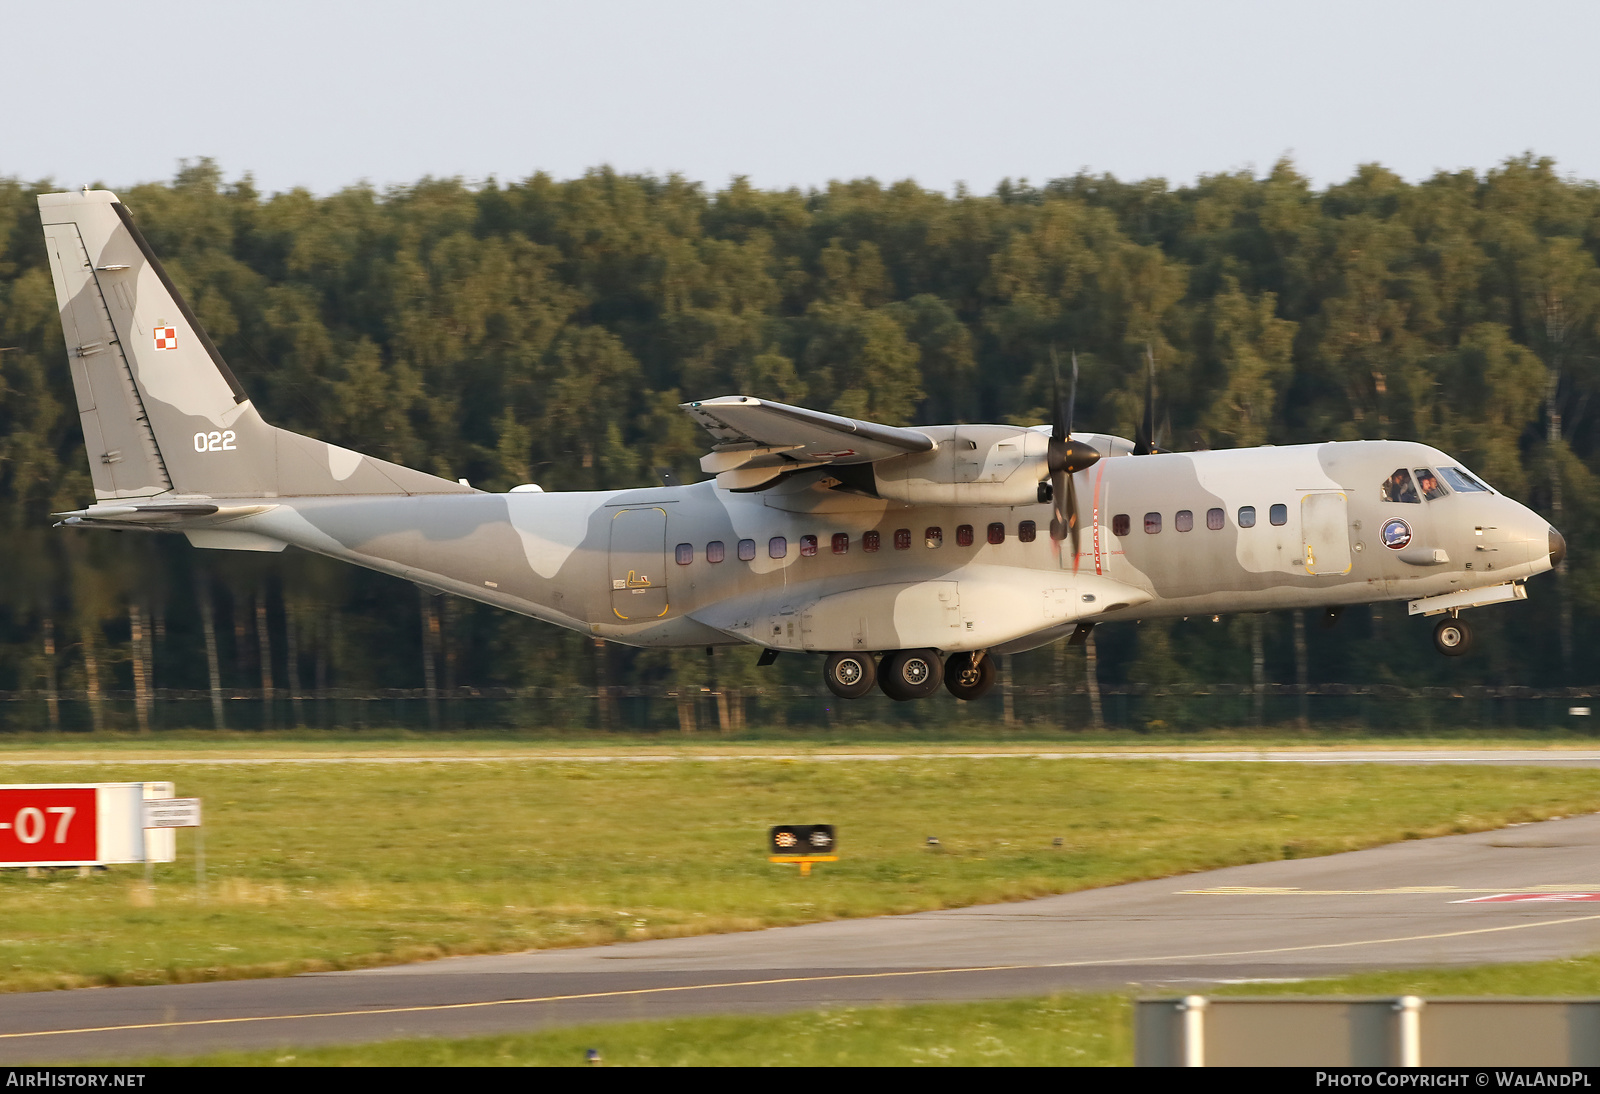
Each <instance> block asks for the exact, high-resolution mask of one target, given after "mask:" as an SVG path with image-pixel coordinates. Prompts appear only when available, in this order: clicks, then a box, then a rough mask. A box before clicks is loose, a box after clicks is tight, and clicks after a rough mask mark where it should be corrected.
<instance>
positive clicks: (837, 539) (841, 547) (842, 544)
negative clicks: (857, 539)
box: [833, 532, 850, 555]
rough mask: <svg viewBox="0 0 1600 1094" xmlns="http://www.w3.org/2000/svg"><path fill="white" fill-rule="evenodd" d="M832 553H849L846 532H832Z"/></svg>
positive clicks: (848, 537) (848, 541)
mask: <svg viewBox="0 0 1600 1094" xmlns="http://www.w3.org/2000/svg"><path fill="white" fill-rule="evenodd" d="M833 553H834V554H836V555H845V554H849V553H850V535H849V533H848V532H835V533H833Z"/></svg>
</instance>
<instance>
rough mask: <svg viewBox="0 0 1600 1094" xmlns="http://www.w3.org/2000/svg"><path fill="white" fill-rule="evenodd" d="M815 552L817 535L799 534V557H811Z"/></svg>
mask: <svg viewBox="0 0 1600 1094" xmlns="http://www.w3.org/2000/svg"><path fill="white" fill-rule="evenodd" d="M816 553H817V537H816V536H801V537H800V557H801V558H811V557H813V556H815V555H816Z"/></svg>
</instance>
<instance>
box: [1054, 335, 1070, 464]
mask: <svg viewBox="0 0 1600 1094" xmlns="http://www.w3.org/2000/svg"><path fill="white" fill-rule="evenodd" d="M1050 372H1051V377H1052V379H1051V388H1050V439H1051V440H1053V441H1064V440H1066V439H1067V438H1068V437H1069V436H1071V435H1072V415H1071V414H1070V413H1068V414H1067V415H1066V416H1065V417H1063V416H1062V413H1061V362H1060V360H1059V359H1057V357H1056V348H1055V347H1054V346H1051V347H1050ZM1074 387H1076V385H1074Z"/></svg>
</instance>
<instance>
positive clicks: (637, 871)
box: [0, 742, 1600, 991]
mask: <svg viewBox="0 0 1600 1094" xmlns="http://www.w3.org/2000/svg"><path fill="white" fill-rule="evenodd" d="M255 747H256V748H261V747H262V745H261V744H260V743H259V742H258V743H257V744H256V746H255ZM277 750H278V751H279V752H280V753H282V754H286V755H296V754H300V755H304V754H306V752H305V750H303V749H299V746H294V747H292V748H291V747H290V746H288V745H279V746H277ZM297 750H298V751H297ZM135 779H172V780H174V781H175V782H176V783H177V791H178V793H179V794H181V795H184V796H191V795H197V796H200V797H202V798H204V799H205V809H206V819H207V828H206V854H207V860H208V866H209V886H208V890H207V899H206V900H205V901H204V902H203V903H202V902H201V901H200V900H199V899H198V893H197V891H196V888H195V885H194V873H193V865H192V860H191V858H190V849H191V847H192V843H191V841H192V836H191V835H190V834H189V833H182V834H180V836H179V849H180V860H179V861H178V862H176V863H173V864H170V865H165V866H162V867H160V868H158V870H157V871H156V883H155V885H154V887H153V888H147V887H146V886H145V885H144V884H143V881H142V877H141V870H140V868H139V867H120V868H114V869H113V870H111V871H110V872H108V873H105V874H101V875H97V876H94V877H91V878H87V879H80V878H77V877H76V876H72V874H71V873H70V872H66V871H63V872H61V873H59V874H56V875H54V876H50V877H47V878H41V879H30V878H26V877H24V876H23V875H22V873H21V872H20V871H5V872H3V876H0V990H12V991H16V990H32V989H42V988H51V987H77V986H87V985H96V984H139V983H164V982H187V981H196V980H205V979H222V978H236V977H247V976H266V975H282V974H288V973H293V972H298V971H305V970H311V969H328V968H353V967H361V966H365V965H373V964H380V963H393V962H398V961H406V960H418V959H425V958H430V957H437V956H442V955H446V954H463V953H484V952H504V951H512V950H521V949H529V948H536V947H549V946H570V945H588V944H595V943H603V942H612V941H619V940H624V939H636V938H647V937H663V936H674V935H686V934H697V933H705V932H712V931H730V930H746V929H753V928H757V927H764V926H773V925H782V924H793V923H802V922H810V921H816V920H826V919H835V918H842V917H850V916H866V915H880V914H886V913H896V912H912V911H919V910H925V909H932V908H941V907H952V906H959V905H968V904H975V903H984V902H991V901H1005V900H1020V899H1024V898H1027V897H1033V896H1041V895H1044V894H1048V893H1057V892H1066V891H1070V890H1075V889H1083V888H1089V887H1093V886H1100V885H1108V884H1114V883H1118V882H1124V881H1132V880H1137V879H1141V878H1151V877H1160V876H1170V875H1174V874H1180V873H1185V872H1191V871H1196V870H1203V869H1209V868H1213V867H1219V866H1227V865H1233V864H1237V863H1243V862H1254V861H1262V860H1269V859H1278V858H1284V857H1296V856H1304V855H1315V854H1324V853H1329V852H1334V851H1342V850H1348V849H1354V848H1357V847H1364V846H1371V845H1375V844H1380V843H1387V842H1393V841H1395V840H1400V839H1405V838H1414V837H1421V836H1428V835H1437V834H1444V833H1449V832H1460V831H1474V830H1482V829H1486V828H1492V827H1495V826H1498V825H1502V824H1505V823H1508V822H1513V821H1529V820H1537V819H1542V818H1545V817H1550V816H1557V815H1567V814H1572V813H1578V812H1586V811H1595V810H1600V783H1597V781H1596V780H1595V778H1594V776H1593V774H1592V773H1591V772H1587V771H1583V770H1570V769H1569V770H1562V769H1555V768H1544V769H1538V768H1521V769H1517V768H1499V769H1477V768H1465V767H1451V768H1424V767H1405V768H1396V767H1383V766H1371V765H1365V766H1326V765H1320V764H1319V765H1317V766H1315V767H1305V768H1302V767H1299V766H1295V765H1281V764H1273V765H1261V764H1237V765H1235V764H1204V765H1201V764H1186V763H1168V762H1159V761H1148V760H1145V761H1136V762H1126V761H1114V760H1045V759H1031V758H1017V759H989V760H964V759H958V758H955V759H953V758H938V759H908V760H900V761H893V762H867V761H862V762H856V763H808V762H804V761H792V760H789V761H785V760H778V759H760V758H740V759H727V760H722V761H720V762H695V761H683V762H675V763H661V764H611V763H580V762H573V761H567V760H562V759H559V758H549V757H544V758H541V757H540V755H539V753H538V752H537V751H535V750H518V752H517V755H515V756H513V757H511V758H502V759H494V760H486V761H485V762H483V763H450V764H387V763H372V764H366V763H356V764H351V765H314V764H308V765H300V764H293V763H289V764H272V765H238V766H223V765H218V766H210V765H203V764H201V765H193V766H174V765H166V764H163V762H161V760H160V759H159V758H154V757H152V758H151V759H149V760H148V761H141V762H135V758H134V757H133V756H130V755H124V756H123V757H121V758H105V760H104V762H102V763H96V764H94V765H90V766H82V767H63V766H52V765H50V764H48V763H33V762H29V763H21V762H17V761H16V758H15V757H12V758H10V759H6V758H5V757H0V782H75V781H120V780H135ZM782 821H799V822H815V821H830V822H833V823H834V824H837V825H838V826H839V830H840V840H841V852H842V855H843V859H842V861H840V862H838V863H830V864H825V865H822V866H820V867H818V868H817V870H816V871H815V872H814V873H813V875H812V876H811V877H809V878H805V879H802V878H800V877H799V876H797V873H796V871H795V869H794V868H793V867H790V866H778V865H773V864H770V863H768V862H767V861H766V859H765V848H764V837H765V831H766V828H767V826H768V825H770V824H773V823H778V822H782ZM929 835H936V836H938V837H939V839H940V841H941V847H940V848H939V849H937V850H936V851H930V850H929V849H928V848H927V847H926V846H925V845H924V841H925V839H926V837H927V836H929ZM1056 838H1060V839H1061V840H1062V845H1061V846H1059V847H1057V846H1054V845H1053V842H1052V841H1053V840H1054V839H1056Z"/></svg>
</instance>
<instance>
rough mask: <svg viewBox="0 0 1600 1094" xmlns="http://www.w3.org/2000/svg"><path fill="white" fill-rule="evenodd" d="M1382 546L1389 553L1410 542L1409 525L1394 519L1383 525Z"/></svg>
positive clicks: (1396, 518) (1397, 518)
mask: <svg viewBox="0 0 1600 1094" xmlns="http://www.w3.org/2000/svg"><path fill="white" fill-rule="evenodd" d="M1382 534H1383V545H1384V546H1385V547H1387V548H1389V550H1391V551H1398V550H1400V549H1401V548H1402V547H1404V546H1405V545H1406V544H1408V543H1410V542H1411V525H1409V524H1407V523H1406V522H1405V521H1403V520H1401V519H1400V518H1399V517H1395V518H1394V519H1393V520H1390V521H1386V522H1385V523H1384V525H1383V533H1382Z"/></svg>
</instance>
